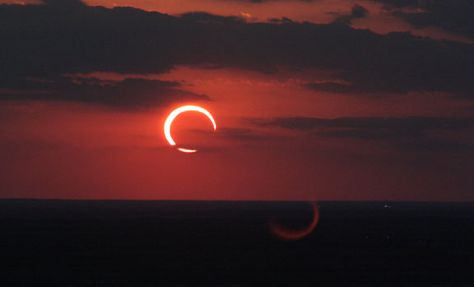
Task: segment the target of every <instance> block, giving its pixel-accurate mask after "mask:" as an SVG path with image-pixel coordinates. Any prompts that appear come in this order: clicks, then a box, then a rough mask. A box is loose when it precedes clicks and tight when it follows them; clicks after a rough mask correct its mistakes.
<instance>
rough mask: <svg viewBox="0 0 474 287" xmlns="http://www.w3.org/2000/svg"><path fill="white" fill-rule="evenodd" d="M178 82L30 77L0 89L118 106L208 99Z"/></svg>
mask: <svg viewBox="0 0 474 287" xmlns="http://www.w3.org/2000/svg"><path fill="white" fill-rule="evenodd" d="M180 86H181V85H180V84H179V83H177V82H167V81H159V80H147V79H136V78H130V79H124V80H121V81H100V80H98V79H94V78H77V79H74V78H67V77H60V78H55V79H28V80H26V81H24V82H18V83H16V85H13V86H10V87H8V88H7V89H4V90H3V91H0V100H30V101H32V100H36V101H38V100H41V101H71V102H82V103H89V104H97V105H103V106H109V107H116V108H127V109H137V108H147V107H155V106H157V105H160V104H164V103H168V102H171V101H175V100H183V99H188V100H189V99H193V100H207V99H208V98H207V97H206V96H205V95H197V94H193V93H190V92H186V91H182V90H181V89H179V88H180Z"/></svg>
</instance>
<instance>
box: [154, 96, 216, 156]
mask: <svg viewBox="0 0 474 287" xmlns="http://www.w3.org/2000/svg"><path fill="white" fill-rule="evenodd" d="M184 112H198V113H201V114H203V115H205V116H206V117H207V118H208V119H209V120H210V121H211V123H212V126H213V128H214V131H215V130H216V129H217V125H216V121H215V120H214V118H213V117H212V114H211V113H210V112H209V111H208V110H206V109H205V108H203V107H200V106H195V105H186V106H181V107H178V108H176V109H174V110H173V111H172V112H171V113H170V114H169V115H168V117H167V118H166V120H165V124H164V126H163V132H164V134H165V138H166V140H167V141H168V143H169V144H170V145H171V146H176V142H175V141H174V139H173V137H172V136H171V126H172V125H173V122H174V120H175V119H176V118H177V117H178V116H179V115H180V114H182V113H184ZM177 149H178V150H179V151H181V152H185V153H194V152H197V150H196V149H188V148H181V147H178V148H177Z"/></svg>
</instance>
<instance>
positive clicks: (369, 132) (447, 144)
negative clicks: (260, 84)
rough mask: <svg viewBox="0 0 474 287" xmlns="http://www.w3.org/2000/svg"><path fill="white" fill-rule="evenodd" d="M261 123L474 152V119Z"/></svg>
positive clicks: (284, 120) (283, 120)
mask: <svg viewBox="0 0 474 287" xmlns="http://www.w3.org/2000/svg"><path fill="white" fill-rule="evenodd" d="M256 123H257V124H258V125H263V126H273V127H281V128H285V129H293V130H300V131H306V132H310V133H312V134H315V135H318V136H326V137H337V138H353V139H361V140H382V141H388V142H391V143H392V144H396V145H397V146H399V147H402V148H404V149H413V150H418V149H425V150H471V151H474V138H472V136H469V135H472V132H474V118H438V117H405V118H382V117H366V118H336V119H321V118H312V117H287V118H276V119H273V120H270V121H256Z"/></svg>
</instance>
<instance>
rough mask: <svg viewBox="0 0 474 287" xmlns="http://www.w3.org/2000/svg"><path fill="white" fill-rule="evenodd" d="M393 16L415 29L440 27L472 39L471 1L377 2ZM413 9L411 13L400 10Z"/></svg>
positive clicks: (473, 22) (412, 0)
mask: <svg viewBox="0 0 474 287" xmlns="http://www.w3.org/2000/svg"><path fill="white" fill-rule="evenodd" d="M379 2H382V3H384V4H385V5H386V8H387V9H388V10H390V11H392V12H393V13H394V14H395V15H397V16H399V17H401V18H403V19H405V20H406V21H408V22H409V23H411V24H413V25H414V26H416V27H429V26H433V27H440V28H443V29H445V30H447V31H451V32H453V33H456V34H460V35H464V36H467V37H469V38H471V39H474V17H472V15H474V2H473V1H471V0H450V1H444V0H424V1H419V0H401V1H397V0H379ZM407 7H408V8H415V9H413V11H406V10H401V8H407Z"/></svg>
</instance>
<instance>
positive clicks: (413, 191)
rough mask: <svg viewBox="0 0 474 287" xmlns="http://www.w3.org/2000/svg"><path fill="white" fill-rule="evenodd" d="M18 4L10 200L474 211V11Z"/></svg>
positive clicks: (11, 17) (344, 3) (450, 4)
mask: <svg viewBox="0 0 474 287" xmlns="http://www.w3.org/2000/svg"><path fill="white" fill-rule="evenodd" d="M0 3H1V5H0V37H1V38H0V39H1V45H0V197H1V198H61V199H62V198H67V199H202V200H210V199H223V200H421V201H468V200H474V179H473V178H474V177H473V170H474V133H473V132H474V18H473V17H472V15H474V3H473V2H472V1H469V0H455V1H441V0H428V1H416V0H399V1H397V0H381V1H375V0H365V1H362V0H361V1H356V0H334V1H330V0H314V1H311V0H202V1H196V0H137V1H132V0H114V1H112V0H110V1H109V0H86V1H84V2H81V1H79V0H45V1H39V0H38V1H1V0H0ZM183 104H196V105H200V106H203V107H205V108H207V109H208V110H209V111H210V112H211V113H212V114H213V116H214V118H215V119H216V122H217V126H218V128H217V131H216V132H213V131H212V126H211V125H210V123H209V121H208V120H207V119H206V118H205V117H203V115H200V114H197V113H188V114H183V115H182V116H180V118H179V120H177V121H176V123H175V125H173V133H174V135H175V138H176V140H177V141H179V142H181V143H183V144H185V145H186V146H193V147H196V148H198V149H199V152H198V153H195V154H184V153H180V152H178V151H177V150H176V149H174V148H172V147H170V146H169V145H168V143H167V142H166V140H165V139H164V136H163V122H164V120H165V117H166V115H167V114H168V113H169V112H170V111H172V110H173V108H175V107H178V106H180V105H183Z"/></svg>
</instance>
